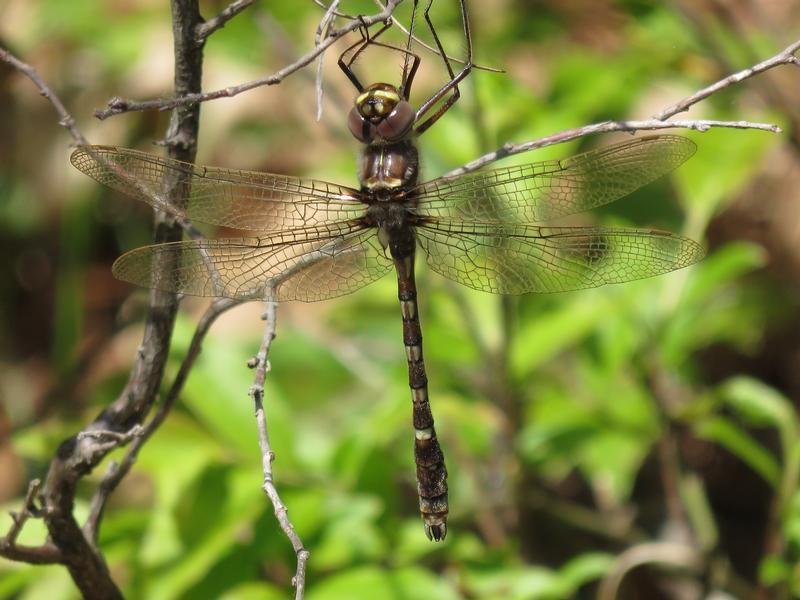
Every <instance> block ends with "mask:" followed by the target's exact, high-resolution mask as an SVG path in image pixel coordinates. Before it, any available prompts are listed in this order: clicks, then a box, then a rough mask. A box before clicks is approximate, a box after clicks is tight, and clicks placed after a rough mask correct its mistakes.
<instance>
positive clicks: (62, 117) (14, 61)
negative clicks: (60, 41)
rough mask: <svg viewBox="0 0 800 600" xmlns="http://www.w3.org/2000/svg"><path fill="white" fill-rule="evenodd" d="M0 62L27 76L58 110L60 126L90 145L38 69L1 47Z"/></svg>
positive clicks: (80, 141)
mask: <svg viewBox="0 0 800 600" xmlns="http://www.w3.org/2000/svg"><path fill="white" fill-rule="evenodd" d="M0 60H2V61H3V62H6V63H8V64H9V65H11V66H12V67H14V68H15V69H17V70H18V71H20V72H21V73H23V74H25V76H27V77H28V79H30V80H31V81H32V82H33V84H34V85H35V86H36V87H37V88H38V89H39V93H40V94H41V95H42V96H44V97H45V98H47V100H49V102H50V104H52V105H53V108H55V109H56V112H57V113H58V116H59V121H58V124H59V125H61V126H62V127H65V128H66V129H67V131H69V133H70V135H71V136H72V138H73V139H74V140H75V141H76V142H77V143H78V144H81V145H85V144H88V143H89V142H88V141H87V140H86V138H85V137H83V134H82V133H81V131H80V129H78V126H77V125H75V119H73V118H72V115H71V114H70V113H69V111H67V109H66V108H65V107H64V103H63V102H61V99H60V98H59V97H58V96H57V95H56V94H55V93H54V92H53V90H51V89H50V86H48V85H47V83H45V81H44V79H42V77H41V76H40V75H39V73H38V72H37V71H36V69H34V68H33V67H32V66H30V65H29V64H28V63H26V62H23V61H21V60H20V59H18V58H17V57H16V56H14V55H13V54H11V52H9V51H8V50H6V49H5V48H3V47H0Z"/></svg>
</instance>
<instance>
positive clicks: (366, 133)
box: [347, 83, 416, 144]
mask: <svg viewBox="0 0 800 600" xmlns="http://www.w3.org/2000/svg"><path fill="white" fill-rule="evenodd" d="M415 118H416V115H415V113H414V109H413V108H411V104H410V103H409V102H408V100H406V99H404V98H403V97H402V96H401V95H400V91H399V90H398V89H397V88H396V87H395V86H393V85H390V84H388V83H375V84H373V85H371V86H369V87H368V88H367V89H366V91H365V92H364V93H363V94H360V95H359V96H358V97H357V98H356V102H355V106H354V107H353V109H352V110H351V111H350V116H349V117H348V121H347V123H348V126H349V128H350V132H351V133H352V134H353V135H354V136H355V138H356V139H357V140H358V141H360V142H362V143H364V144H375V143H390V142H398V141H400V140H401V139H403V138H404V137H407V136H408V135H409V134H410V133H411V132H412V127H413V126H414V120H415Z"/></svg>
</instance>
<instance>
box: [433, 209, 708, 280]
mask: <svg viewBox="0 0 800 600" xmlns="http://www.w3.org/2000/svg"><path fill="white" fill-rule="evenodd" d="M417 236H418V239H419V243H420V246H421V247H422V248H423V250H424V251H425V253H426V254H427V261H428V264H429V265H430V267H431V268H432V269H433V270H434V271H436V272H437V273H439V274H441V275H443V276H445V277H447V278H448V279H452V280H453V281H456V282H458V283H461V284H464V285H466V286H468V287H471V288H474V289H477V290H482V291H485V292H492V293H495V294H526V293H530V292H563V291H568V290H577V289H583V288H591V287H597V286H600V285H605V284H607V283H622V282H625V281H632V280H634V279H644V278H646V277H653V276H655V275H661V274H663V273H668V272H670V271H674V270H676V269H681V268H683V267H686V266H688V265H690V264H692V263H695V262H697V261H698V260H700V259H701V258H702V257H703V254H704V251H703V249H702V247H701V246H700V245H699V244H698V243H697V242H695V241H693V240H691V239H688V238H685V237H681V236H678V235H674V234H671V233H668V232H665V231H657V230H646V229H617V228H602V227H596V228H595V227H569V228H567V227H536V226H532V225H518V226H513V225H512V226H500V225H496V224H491V223H488V224H486V223H483V224H481V223H437V224H435V225H426V226H424V227H419V228H418V229H417Z"/></svg>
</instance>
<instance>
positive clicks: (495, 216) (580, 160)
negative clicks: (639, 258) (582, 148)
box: [415, 135, 696, 223]
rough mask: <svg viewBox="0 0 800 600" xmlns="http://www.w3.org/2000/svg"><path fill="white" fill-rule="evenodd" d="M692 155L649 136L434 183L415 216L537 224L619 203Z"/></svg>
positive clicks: (684, 145) (688, 145)
mask: <svg viewBox="0 0 800 600" xmlns="http://www.w3.org/2000/svg"><path fill="white" fill-rule="evenodd" d="M695 150H696V146H695V144H694V142H692V141H691V140H688V139H686V138H683V137H679V136H670V135H664V136H651V137H643V138H638V139H635V140H631V141H629V142H625V143H622V144H617V145H616V146H610V147H607V148H601V149H599V150H592V151H590V152H586V153H584V154H579V155H577V156H573V157H571V158H567V159H563V160H553V161H543V162H534V163H530V164H527V165H520V166H515V167H506V168H503V169H493V170H490V171H479V172H477V173H470V174H467V175H462V176H459V177H455V178H452V179H447V178H442V179H435V180H433V181H429V182H427V183H423V184H421V185H420V186H418V187H417V189H416V190H415V192H416V193H417V194H418V196H417V198H418V201H417V208H416V212H417V214H419V215H420V216H423V217H430V218H439V219H447V220H461V221H468V222H469V221H473V222H496V223H541V222H543V221H548V220H550V219H555V218H558V217H563V216H566V215H571V214H575V213H579V212H583V211H586V210H589V209H592V208H597V207H598V206H603V205H604V204H608V203H610V202H613V201H614V200H617V199H619V198H622V197H623V196H626V195H628V194H630V193H631V192H633V191H634V190H637V189H638V188H640V187H642V186H643V185H645V184H647V183H650V182H651V181H654V180H655V179H658V178H659V177H661V176H662V175H665V174H666V173H669V172H670V171H672V170H673V169H675V168H676V167H678V166H679V165H680V164H681V163H683V162H684V161H686V160H687V159H688V158H690V157H691V156H692V154H694V152H695Z"/></svg>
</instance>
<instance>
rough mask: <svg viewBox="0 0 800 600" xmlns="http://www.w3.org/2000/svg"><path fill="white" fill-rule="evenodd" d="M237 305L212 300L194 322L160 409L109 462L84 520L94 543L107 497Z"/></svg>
mask: <svg viewBox="0 0 800 600" xmlns="http://www.w3.org/2000/svg"><path fill="white" fill-rule="evenodd" d="M239 304H241V302H239V301H237V300H231V299H228V298H221V299H218V300H215V301H214V302H212V303H211V306H209V307H208V309H206V312H205V313H204V314H203V316H202V317H201V318H200V321H199V322H198V323H197V328H196V329H195V331H194V335H193V336H192V341H191V342H190V344H189V349H188V350H187V352H186V356H185V357H184V359H183V361H182V362H181V366H180V368H179V369H178V373H177V375H175V380H174V381H173V382H172V386H171V387H170V389H169V392H167V395H166V396H165V398H164V402H162V403H161V406H159V408H158V411H157V412H156V414H155V415H154V416H153V418H152V419H151V420H150V421H149V422H148V423H147V424H146V425H145V426H144V427H141V426H137V427H138V432H137V434H136V435H135V437H131V438H129V440H128V441H130V439H133V443H132V444H131V447H130V448H129V449H128V452H127V454H126V455H125V458H124V459H123V460H122V462H121V463H119V464H117V463H112V464H111V466H110V467H109V469H108V471H107V472H106V474H105V476H104V477H103V479H102V481H101V482H100V485H99V486H98V488H97V491H96V492H95V494H94V497H93V498H92V502H91V507H90V510H89V517H88V518H87V519H86V523H85V524H84V526H83V531H84V534H85V535H86V537H87V538H88V539H90V540H92V541H93V542H95V543H96V541H97V535H98V533H99V526H100V520H101V519H102V515H103V510H104V508H105V504H106V501H107V500H108V497H109V496H110V495H111V493H112V492H113V491H114V490H115V489H116V487H117V486H118V485H119V483H120V481H122V479H123V478H124V477H125V476H126V475H127V474H128V472H129V471H130V470H131V467H133V464H134V463H135V462H136V458H137V457H138V455H139V451H140V450H141V448H142V446H144V444H145V443H146V442H147V440H148V439H149V438H150V436H152V435H153V433H155V431H156V430H157V429H158V428H159V427H160V426H161V424H162V423H163V422H164V420H165V419H166V418H167V415H168V414H169V413H170V411H171V410H172V407H173V406H174V405H175V402H176V401H177V399H178V397H179V396H180V393H181V391H182V390H183V386H184V384H185V383H186V379H187V378H188V376H189V373H190V372H191V370H192V367H193V366H194V363H195V361H196V360H197V357H198V356H200V350H201V348H202V344H203V340H204V339H205V336H206V334H207V333H208V331H209V329H210V328H211V325H212V324H213V323H214V322H215V321H216V320H217V317H219V316H220V315H221V314H222V313H224V312H225V311H227V310H229V309H231V308H233V307H234V306H238V305H239ZM95 433H96V432H95ZM103 433H105V432H103Z"/></svg>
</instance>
